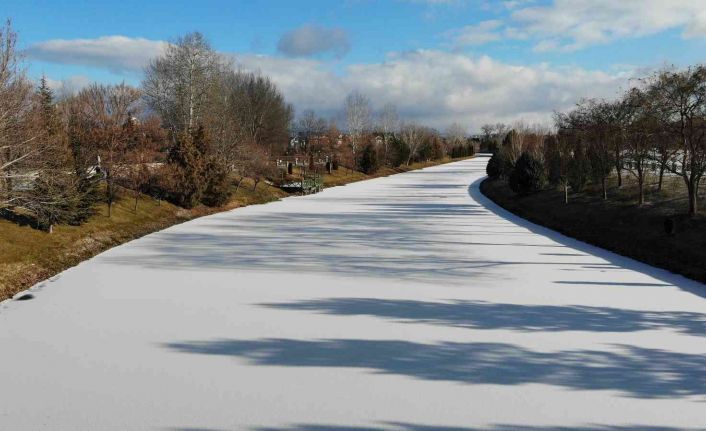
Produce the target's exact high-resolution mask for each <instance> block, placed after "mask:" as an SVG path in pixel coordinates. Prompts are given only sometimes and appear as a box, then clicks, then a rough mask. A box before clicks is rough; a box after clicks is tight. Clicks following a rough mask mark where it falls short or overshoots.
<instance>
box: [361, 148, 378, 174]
mask: <svg viewBox="0 0 706 431" xmlns="http://www.w3.org/2000/svg"><path fill="white" fill-rule="evenodd" d="M378 167H379V165H378V155H377V151H376V150H375V146H374V144H372V143H369V144H367V145H366V146H365V147H363V151H362V152H361V154H360V157H359V158H358V170H360V171H361V172H363V173H365V174H373V173H375V172H376V171H377V170H378Z"/></svg>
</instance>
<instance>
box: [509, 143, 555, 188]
mask: <svg viewBox="0 0 706 431" xmlns="http://www.w3.org/2000/svg"><path fill="white" fill-rule="evenodd" d="M509 180H510V181H509V184H510V188H511V189H512V191H514V192H515V193H517V194H521V195H526V194H528V193H533V192H537V191H539V190H541V189H542V188H543V187H544V185H545V184H546V182H547V176H546V173H545V171H544V164H543V163H542V161H541V160H539V159H538V158H536V157H534V156H532V155H531V154H529V153H522V155H521V156H520V158H519V159H517V163H515V167H514V169H513V170H512V172H511V173H510V178H509Z"/></svg>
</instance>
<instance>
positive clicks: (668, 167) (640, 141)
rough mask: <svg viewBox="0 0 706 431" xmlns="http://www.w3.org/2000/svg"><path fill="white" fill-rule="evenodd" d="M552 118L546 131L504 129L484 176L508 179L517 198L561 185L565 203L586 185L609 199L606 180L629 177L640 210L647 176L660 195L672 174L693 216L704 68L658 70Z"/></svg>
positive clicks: (701, 161)
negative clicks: (620, 90) (617, 94)
mask: <svg viewBox="0 0 706 431" xmlns="http://www.w3.org/2000/svg"><path fill="white" fill-rule="evenodd" d="M554 117H555V118H554V120H555V121H554V124H555V130H554V131H551V132H549V131H542V130H537V129H535V130H528V129H527V128H519V129H517V128H516V129H512V130H508V131H503V132H504V133H505V135H504V137H503V138H502V141H501V143H500V144H499V145H498V146H497V147H496V148H495V152H494V155H493V157H492V158H491V160H490V161H489V163H488V167H487V173H488V176H489V177H491V178H503V179H506V180H507V181H508V183H509V185H510V187H511V188H512V189H513V190H514V191H515V192H516V193H518V194H527V193H532V192H535V191H539V190H541V189H543V188H545V187H546V186H548V185H549V186H553V187H561V188H563V190H564V200H565V202H568V199H569V190H571V191H573V192H581V191H583V190H584V189H585V188H586V186H587V185H588V184H593V185H594V186H596V188H599V189H600V190H601V194H602V197H603V199H609V188H608V180H609V178H611V176H614V177H615V179H616V181H617V186H618V187H622V186H623V183H624V178H625V177H626V176H630V177H631V178H633V179H634V180H635V183H636V184H637V191H636V200H637V203H638V204H639V205H643V204H644V203H645V187H646V181H647V177H648V176H650V175H653V176H654V177H655V178H656V179H657V184H656V187H657V189H658V190H661V189H662V186H663V183H664V179H665V177H666V176H673V177H676V178H680V179H681V181H682V182H683V184H684V189H685V191H686V198H687V201H688V214H689V215H690V216H694V215H696V214H697V212H698V209H699V208H698V198H699V187H700V184H701V180H702V178H703V176H704V173H706V66H702V65H698V66H693V67H688V68H685V69H664V70H660V71H658V72H656V73H654V74H652V75H650V76H647V77H645V78H643V79H640V80H639V81H638V85H635V86H634V87H632V88H630V89H629V90H627V91H625V92H624V93H623V94H621V96H620V97H619V98H617V99H615V100H598V99H586V100H582V101H581V102H579V103H578V104H577V105H576V107H575V108H573V109H572V110H570V111H568V112H557V113H555V116H554ZM492 130H494V128H493V127H492V126H488V131H489V134H490V133H491V131H492Z"/></svg>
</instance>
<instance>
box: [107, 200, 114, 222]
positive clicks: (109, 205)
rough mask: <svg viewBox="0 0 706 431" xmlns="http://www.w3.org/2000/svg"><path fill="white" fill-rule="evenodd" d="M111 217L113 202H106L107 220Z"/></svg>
mask: <svg viewBox="0 0 706 431" xmlns="http://www.w3.org/2000/svg"><path fill="white" fill-rule="evenodd" d="M112 215H113V201H110V200H109V201H108V218H110V216H112Z"/></svg>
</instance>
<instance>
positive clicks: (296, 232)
mask: <svg viewBox="0 0 706 431" xmlns="http://www.w3.org/2000/svg"><path fill="white" fill-rule="evenodd" d="M486 162H487V158H485V157H479V158H476V159H473V160H467V161H462V162H457V163H451V164H447V165H442V166H437V167H433V168H428V169H424V170H420V171H413V172H409V173H405V174H400V175H395V176H391V177H387V178H380V179H374V180H370V181H365V182H360V183H355V184H351V185H348V186H344V187H336V188H332V189H328V190H325V191H324V192H322V193H319V194H316V195H311V196H306V197H295V198H287V199H284V200H283V201H280V202H275V203H271V204H267V205H260V206H251V207H247V208H243V209H238V210H235V211H231V212H226V213H221V214H217V215H213V216H210V217H204V218H201V219H198V220H194V221H191V222H188V223H185V224H182V225H179V226H174V227H172V228H170V229H167V230H164V231H161V232H158V233H155V234H152V235H149V236H147V237H144V238H142V239H139V240H136V241H133V242H130V243H128V244H125V245H123V246H120V247H117V248H114V249H112V250H110V251H108V252H106V253H103V254H101V255H99V256H98V257H96V258H94V259H91V260H89V261H87V262H84V263H82V264H81V265H79V266H77V267H75V268H73V269H70V270H68V271H66V272H64V273H62V274H61V275H59V276H58V277H56V278H55V279H53V280H52V281H47V282H45V283H43V284H42V285H40V286H37V287H36V288H35V290H34V292H33V294H34V296H35V298H34V299H32V300H29V301H6V302H4V303H2V304H0V429H2V430H8V431H10V430H12V431H17V430H71V431H79V430H121V431H124V430H183V431H186V430H192V431H195V430H202V431H217V430H260V431H265V430H267V431H276V430H280V431H323V430H336V431H350V430H356V429H366V430H404V431H429V430H436V429H441V430H446V431H465V430H479V431H481V430H482V431H490V430H496V431H498V430H522V431H530V430H531V431H534V430H542V429H551V430H558V429H583V430H591V431H597V430H605V431H609V430H611V431H616V430H628V429H629V430H632V429H635V430H638V429H639V430H643V429H653V430H662V431H670V430H677V429H706V299H704V297H706V286H704V285H702V284H699V283H696V282H692V281H689V280H686V279H684V278H682V277H679V276H675V275H672V274H669V273H668V272H666V271H662V270H658V269H655V268H652V267H649V266H647V265H643V264H640V263H637V262H635V261H632V260H629V259H625V258H622V257H619V256H616V255H614V254H612V253H608V252H605V251H603V250H601V249H597V248H594V247H591V246H588V245H586V244H583V243H580V242H577V241H574V240H571V239H568V238H566V237H563V236H561V235H558V234H556V233H553V232H551V231H549V230H546V229H543V228H540V227H537V226H534V225H531V224H529V223H527V222H525V221H523V220H521V219H518V218H516V217H514V216H511V215H509V214H507V213H505V212H504V211H503V210H501V209H499V208H497V207H496V206H495V205H494V204H492V203H490V202H489V201H488V200H487V199H486V198H484V197H483V196H482V195H481V194H480V192H479V190H478V185H479V182H480V180H481V179H482V177H483V176H484V174H485V164H486Z"/></svg>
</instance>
